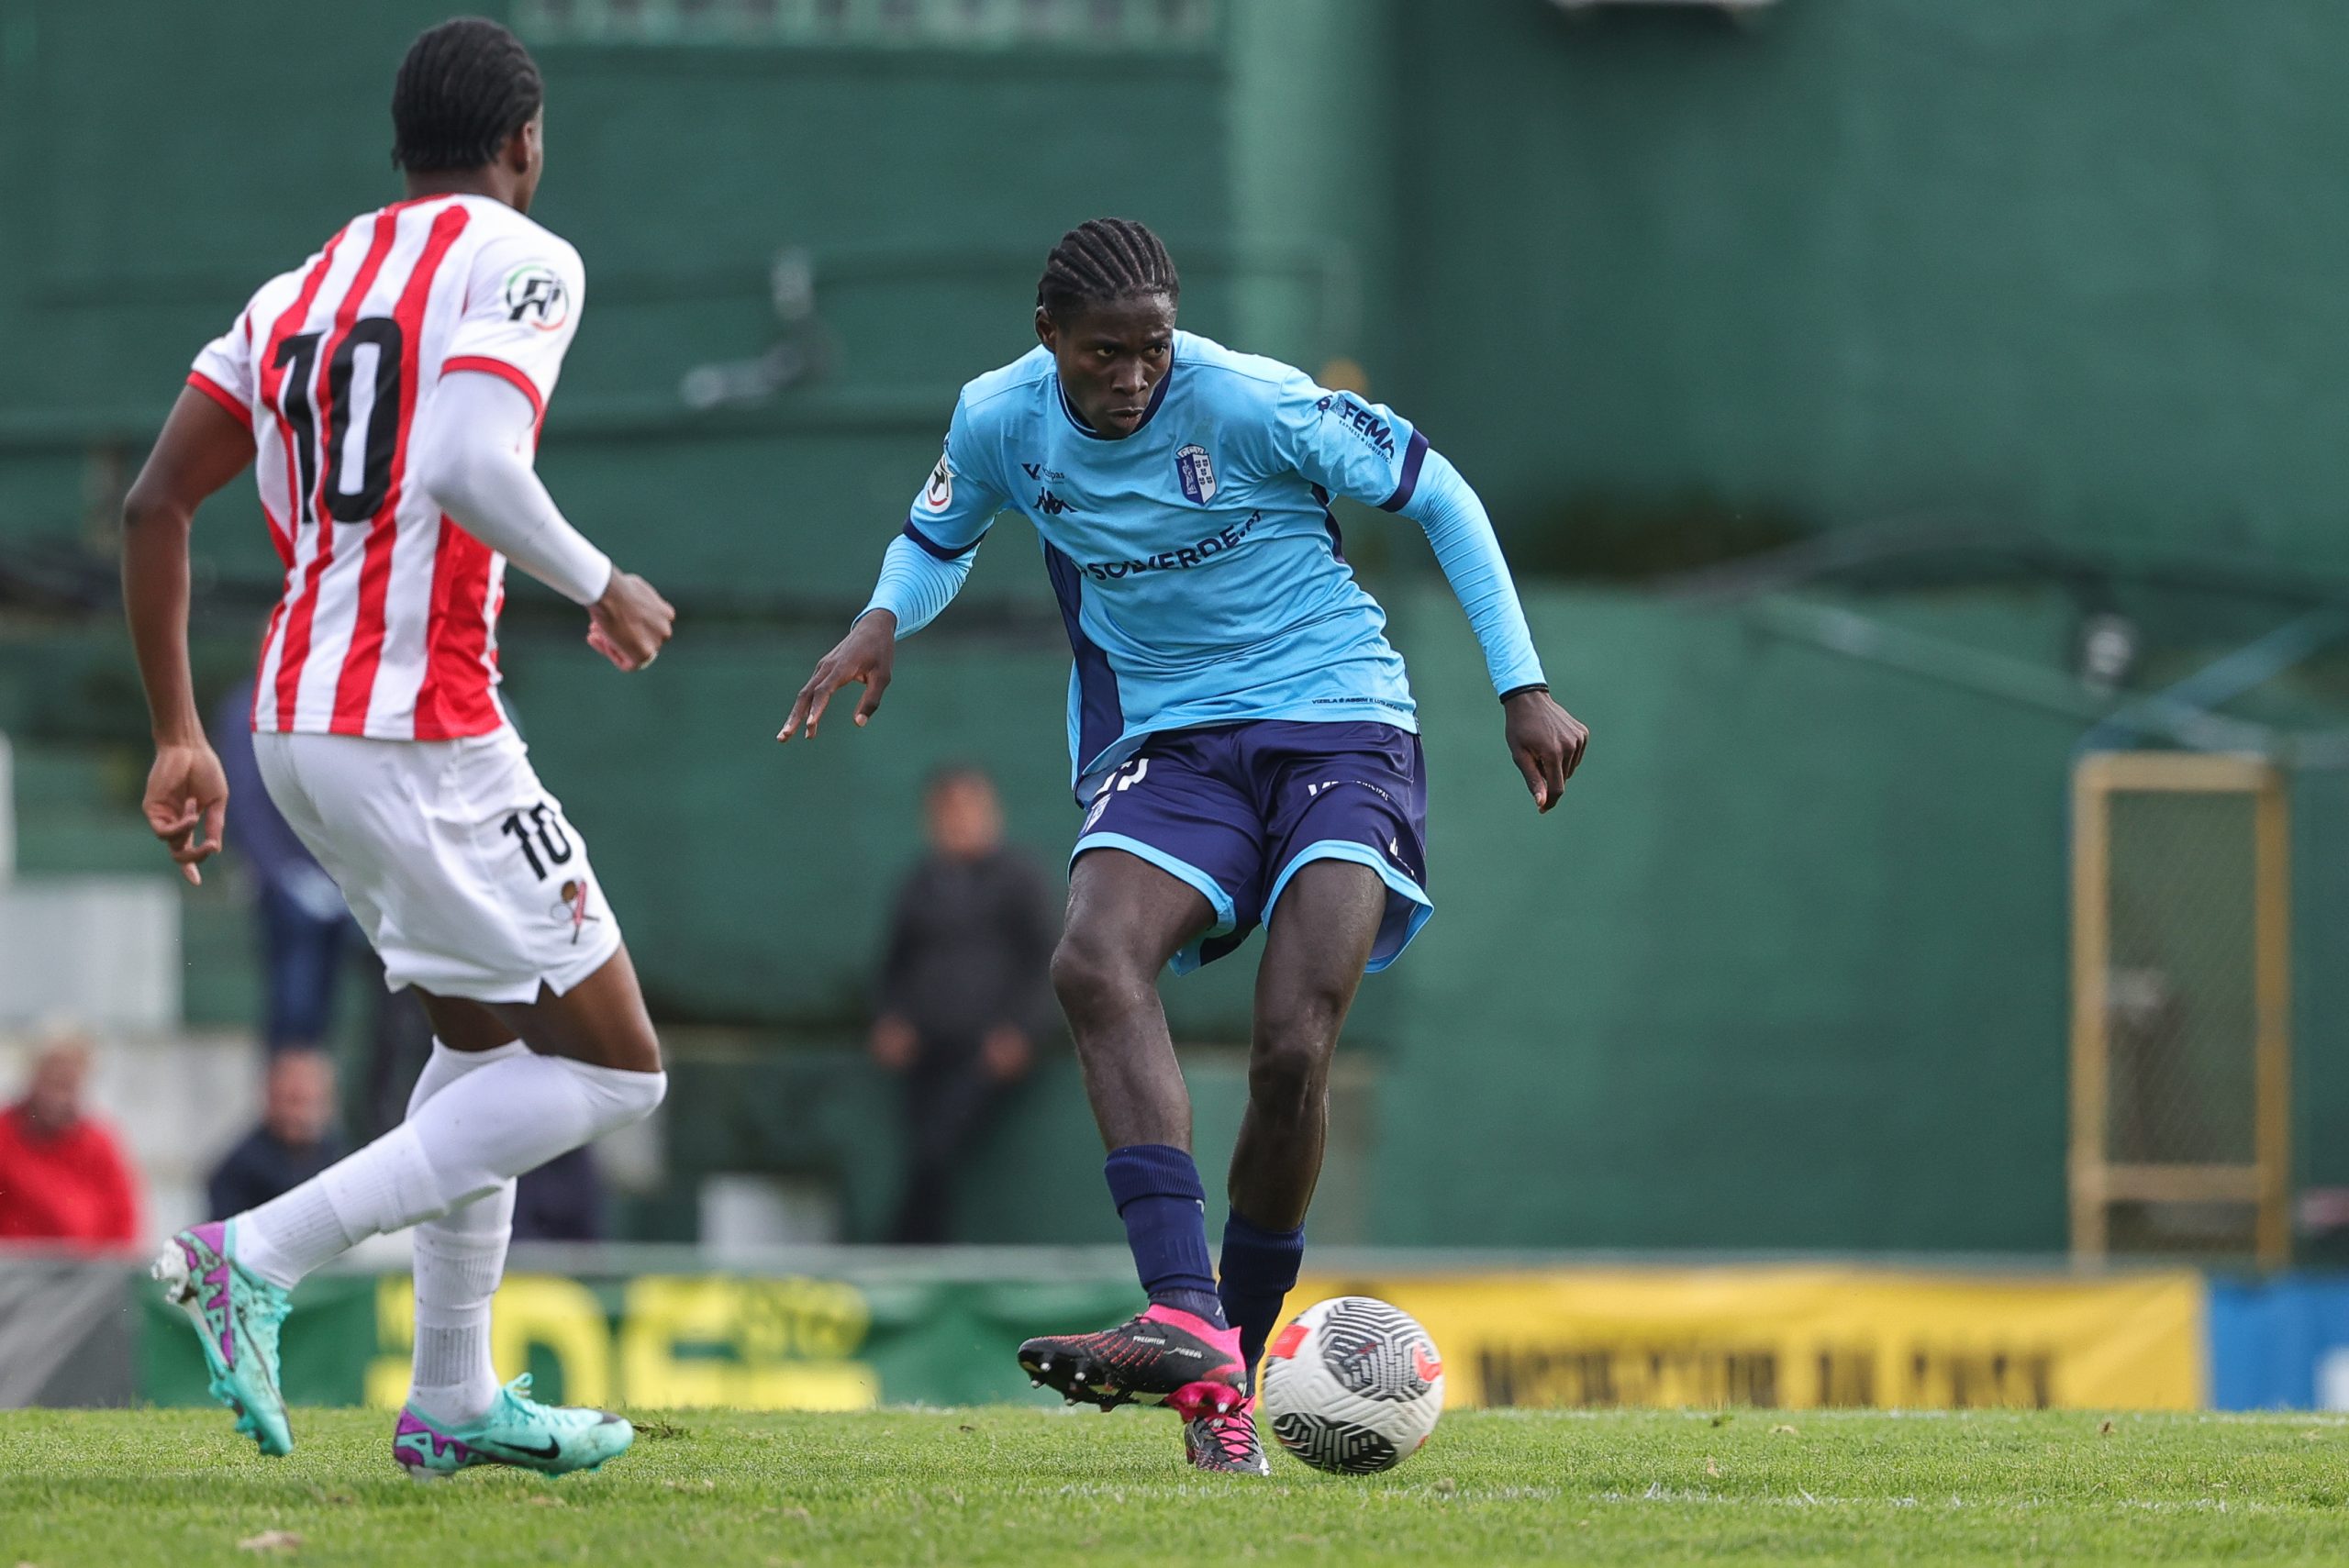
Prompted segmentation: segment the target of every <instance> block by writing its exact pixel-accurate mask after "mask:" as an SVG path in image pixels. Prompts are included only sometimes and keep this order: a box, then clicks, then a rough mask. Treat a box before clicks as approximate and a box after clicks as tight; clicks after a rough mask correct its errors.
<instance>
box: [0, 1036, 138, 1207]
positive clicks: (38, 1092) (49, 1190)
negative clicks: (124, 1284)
mask: <svg viewBox="0 0 2349 1568" xmlns="http://www.w3.org/2000/svg"><path fill="white" fill-rule="evenodd" d="M89 1076H90V1051H89V1047H88V1046H87V1045H86V1044H84V1043H83V1041H81V1040H74V1039H66V1040H59V1041H57V1042H56V1043H55V1044H52V1045H50V1047H49V1048H48V1049H47V1050H45V1051H42V1052H41V1053H40V1055H39V1057H38V1058H36V1059H35V1061H34V1062H33V1073H32V1084H31V1086H30V1087H29V1088H28V1089H27V1090H26V1093H25V1097H24V1098H23V1099H21V1100H18V1101H17V1103H16V1104H15V1105H13V1106H8V1107H7V1108H6V1109H5V1110H0V1240H39V1241H84V1242H91V1243H95V1244H101V1245H109V1244H115V1243H123V1242H131V1241H136V1240H139V1186H138V1183H137V1182H136V1181H135V1180H134V1179H133V1177H132V1175H131V1173H130V1166H129V1163H128V1162H127V1161H125V1160H124V1159H123V1156H122V1149H121V1146H120V1145H119V1144H118V1143H117V1142H116V1140H115V1136H114V1133H113V1132H112V1131H111V1130H110V1129H107V1128H106V1126H105V1125H104V1124H103V1123H101V1122H99V1121H97V1120H96V1119H95V1118H92V1117H89V1116H87V1115H85V1114H83V1109H82V1090H83V1084H86V1083H87V1082H88V1080H89Z"/></svg>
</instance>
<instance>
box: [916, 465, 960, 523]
mask: <svg viewBox="0 0 2349 1568" xmlns="http://www.w3.org/2000/svg"><path fill="white" fill-rule="evenodd" d="M921 504H922V508H923V509H924V510H925V511H930V512H943V511H944V510H946V508H947V507H949V506H952V505H953V504H954V469H953V465H952V464H951V463H949V462H947V461H946V454H945V453H944V452H940V453H939V454H938V466H937V467H936V468H933V469H931V470H930V479H929V482H928V483H926V484H923V485H922V487H921Z"/></svg>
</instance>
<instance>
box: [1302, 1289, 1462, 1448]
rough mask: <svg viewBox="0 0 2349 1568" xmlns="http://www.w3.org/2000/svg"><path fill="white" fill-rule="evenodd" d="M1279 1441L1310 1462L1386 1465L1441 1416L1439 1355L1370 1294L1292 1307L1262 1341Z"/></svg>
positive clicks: (1402, 1316) (1407, 1319) (1410, 1323)
mask: <svg viewBox="0 0 2349 1568" xmlns="http://www.w3.org/2000/svg"><path fill="white" fill-rule="evenodd" d="M1258 1378H1259V1381H1260V1384H1261V1387H1260V1390H1259V1393H1260V1395H1261V1396H1262V1398H1263V1402H1264V1416H1265V1418H1266V1419H1267V1420H1269V1421H1270V1422H1271V1423H1272V1428H1273V1435H1274V1436H1275V1437H1276V1438H1278V1439H1279V1440H1280V1444H1281V1446H1282V1447H1283V1448H1285V1449H1286V1450H1288V1451H1289V1452H1291V1453H1293V1454H1295V1455H1297V1458H1299V1459H1301V1460H1303V1461H1305V1462H1306V1463H1308V1464H1309V1465H1311V1466H1313V1468H1314V1469H1316V1470H1327V1471H1329V1472H1330V1473H1333V1474H1339V1475H1369V1474H1374V1473H1376V1472H1378V1471H1381V1470H1392V1469H1394V1468H1395V1466H1397V1465H1398V1464H1400V1463H1402V1462H1403V1461H1405V1460H1406V1459H1408V1458H1409V1457H1410V1456H1411V1455H1412V1454H1414V1453H1417V1452H1418V1451H1419V1445H1420V1444H1421V1443H1424V1442H1426V1441H1427V1440H1428V1434H1429V1433H1430V1432H1432V1431H1434V1430H1435V1418H1437V1417H1438V1416H1441V1415H1442V1414H1443V1358H1442V1356H1441V1355H1440V1354H1438V1353H1437V1351H1436V1348H1435V1341H1434V1340H1431V1339H1430V1338H1429V1337H1428V1331H1427V1330H1426V1329H1422V1328H1420V1327H1419V1320H1418V1319H1417V1318H1413V1317H1412V1316H1411V1315H1410V1314H1409V1313H1408V1312H1405V1311H1402V1310H1401V1309H1400V1308H1397V1307H1390V1306H1388V1305H1387V1304H1386V1302H1383V1301H1379V1300H1376V1299H1375V1298H1373V1297H1371V1296H1337V1297H1334V1298H1333V1299H1331V1300H1329V1301H1322V1302H1316V1303H1315V1304H1314V1305H1313V1306H1311V1307H1307V1308H1306V1309H1305V1310H1304V1311H1302V1312H1300V1313H1298V1314H1297V1317H1296V1318H1295V1319H1294V1320H1293V1321H1292V1322H1291V1323H1290V1324H1289V1326H1288V1327H1287V1328H1286V1329H1282V1330H1281V1331H1280V1332H1279V1333H1278V1334H1276V1335H1275V1336H1274V1337H1273V1342H1272V1343H1271V1344H1270V1345H1268V1346H1266V1347H1265V1350H1264V1370H1263V1371H1262V1372H1261V1373H1259V1374H1258Z"/></svg>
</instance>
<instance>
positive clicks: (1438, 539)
mask: <svg viewBox="0 0 2349 1568" xmlns="http://www.w3.org/2000/svg"><path fill="white" fill-rule="evenodd" d="M1398 509H1399V510H1400V511H1401V512H1402V513H1403V515H1404V516H1405V517H1409V518H1410V519H1411V520H1412V521H1413V522H1415V523H1418V524H1419V527H1420V528H1423V529H1425V530H1426V532H1427V536H1428V543H1429V544H1430V545H1431V546H1432V547H1433V548H1434V550H1435V558H1436V562H1437V564H1438V565H1440V566H1442V568H1443V574H1444V577H1445V579H1446V581H1448V582H1450V583H1451V584H1452V591H1453V594H1454V595H1458V597H1459V600H1460V606H1461V608H1463V609H1464V610H1466V611H1467V612H1468V623H1469V625H1470V626H1471V627H1473V628H1475V633H1476V639H1477V641H1478V642H1479V643H1481V644H1482V645H1483V647H1484V650H1485V664H1486V670H1487V672H1488V673H1490V674H1491V676H1492V680H1493V687H1494V689H1495V690H1496V691H1497V692H1498V693H1499V694H1500V697H1501V706H1502V708H1503V710H1504V712H1505V713H1506V714H1507V719H1506V723H1505V727H1504V732H1505V735H1506V738H1507V740H1508V754H1509V756H1510V758H1511V759H1512V760H1514V761H1515V762H1516V763H1517V767H1518V771H1519V772H1520V773H1523V774H1524V775H1525V787H1526V788H1527V789H1528V790H1529V791H1531V794H1532V795H1533V804H1534V806H1536V808H1538V809H1540V810H1542V811H1544V812H1546V811H1548V810H1550V809H1551V808H1552V807H1553V806H1556V805H1557V804H1558V798H1559V796H1560V795H1563V794H1564V791H1565V787H1566V781H1567V780H1568V779H1570V778H1572V777H1574V774H1575V768H1577V767H1579V766H1580V765H1581V764H1582V755H1583V751H1584V749H1585V748H1586V746H1588V745H1589V744H1590V731H1589V729H1588V728H1586V727H1585V726H1584V725H1583V723H1582V721H1581V720H1580V719H1577V718H1576V717H1575V716H1574V715H1573V714H1570V713H1568V712H1567V711H1566V710H1565V709H1564V708H1563V707H1560V706H1558V705H1557V704H1556V703H1555V702H1553V701H1552V700H1551V697H1550V685H1549V683H1548V681H1547V680H1545V679H1544V678H1543V676H1542V661H1541V658H1540V656H1539V655H1537V654H1536V653H1535V652H1534V651H1533V634H1532V631H1531V628H1528V627H1527V626H1526V624H1525V609H1524V606H1522V605H1520V603H1519V602H1518V597H1517V584H1516V583H1515V582H1514V581H1512V580H1511V578H1510V576H1509V570H1508V559H1507V558H1506V557H1505V556H1503V555H1502V553H1501V545H1500V539H1499V538H1498V537H1497V535H1495V533H1494V532H1493V524H1492V519H1491V518H1490V517H1486V514H1485V505H1484V503H1483V502H1482V501H1480V500H1478V499H1477V498H1476V493H1475V491H1474V490H1472V489H1470V488H1469V486H1468V482H1467V481H1466V480H1465V479H1464V478H1462V477H1461V475H1460V471H1459V470H1458V469H1455V468H1453V466H1452V464H1451V463H1450V462H1447V461H1445V459H1444V456H1443V454H1442V452H1439V451H1434V450H1428V451H1427V452H1426V453H1425V454H1424V456H1423V457H1422V459H1421V464H1420V468H1419V477H1418V480H1417V482H1416V484H1415V485H1414V487H1413V488H1412V490H1411V492H1410V495H1409V497H1408V500H1406V501H1405V502H1404V503H1403V504H1402V505H1401V506H1400V507H1399V508H1398Z"/></svg>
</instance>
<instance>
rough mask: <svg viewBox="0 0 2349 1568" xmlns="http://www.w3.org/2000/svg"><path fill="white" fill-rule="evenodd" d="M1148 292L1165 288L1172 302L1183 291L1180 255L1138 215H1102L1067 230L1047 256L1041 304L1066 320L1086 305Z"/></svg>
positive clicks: (1038, 296) (1046, 311)
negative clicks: (1171, 253) (1137, 219)
mask: <svg viewBox="0 0 2349 1568" xmlns="http://www.w3.org/2000/svg"><path fill="white" fill-rule="evenodd" d="M1143 294H1163V295H1165V296H1166V297H1167V299H1168V300H1169V301H1170V302H1171V301H1174V300H1176V299H1179V298H1181V297H1182V294H1183V281H1182V280H1181V279H1180V278H1178V277H1176V276H1175V258H1174V257H1172V256H1169V255H1168V254H1167V253H1166V247H1165V246H1164V245H1163V244H1161V243H1160V242H1159V239H1158V236H1157V235H1155V234H1152V232H1151V231H1150V230H1149V228H1146V227H1145V226H1143V225H1141V224H1139V223H1136V222H1135V221H1134V220H1133V219H1131V218H1130V217H1096V218H1088V219H1086V220H1085V222H1083V223H1080V224H1078V225H1077V226H1076V227H1075V228H1072V229H1070V230H1069V231H1068V232H1067V233H1066V234H1063V235H1062V236H1061V242H1060V243H1059V244H1057V245H1055V246H1053V247H1052V254H1051V255H1050V256H1047V257H1046V258H1045V259H1044V275H1043V277H1042V278H1041V279H1040V280H1038V282H1037V284H1036V306H1037V308H1038V309H1040V310H1041V311H1042V312H1043V313H1044V314H1045V315H1047V316H1049V317H1052V319H1053V320H1055V321H1063V322H1064V321H1066V320H1068V319H1069V318H1070V317H1071V316H1072V315H1074V313H1075V312H1076V311H1077V310H1078V309H1080V308H1081V307H1083V306H1088V305H1107V304H1108V303H1110V302H1111V301H1113V300H1119V299H1127V298H1130V297H1131V296H1132V295H1143Z"/></svg>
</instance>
